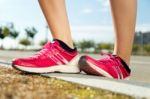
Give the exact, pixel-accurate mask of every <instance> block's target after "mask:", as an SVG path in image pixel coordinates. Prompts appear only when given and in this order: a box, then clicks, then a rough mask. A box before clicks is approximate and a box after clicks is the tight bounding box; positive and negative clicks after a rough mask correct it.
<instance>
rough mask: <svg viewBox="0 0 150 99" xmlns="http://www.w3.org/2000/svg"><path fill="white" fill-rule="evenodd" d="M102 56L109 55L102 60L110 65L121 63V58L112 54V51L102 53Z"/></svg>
mask: <svg viewBox="0 0 150 99" xmlns="http://www.w3.org/2000/svg"><path fill="white" fill-rule="evenodd" d="M100 54H101V55H102V56H107V57H106V58H104V59H102V60H100V62H102V63H103V64H108V65H115V66H118V65H119V63H120V62H119V59H118V57H117V56H116V55H112V54H111V53H100Z"/></svg>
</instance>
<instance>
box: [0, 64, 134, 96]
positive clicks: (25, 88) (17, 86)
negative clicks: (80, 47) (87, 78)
mask: <svg viewBox="0 0 150 99" xmlns="http://www.w3.org/2000/svg"><path fill="white" fill-rule="evenodd" d="M0 99H134V98H133V97H131V96H127V95H123V94H118V93H114V92H111V91H107V90H103V89H96V88H91V87H87V86H83V85H79V84H75V83H71V82H67V81H63V80H59V79H56V78H48V77H43V76H40V75H33V74H26V73H22V72H19V71H17V70H14V69H12V68H7V67H2V66H0Z"/></svg>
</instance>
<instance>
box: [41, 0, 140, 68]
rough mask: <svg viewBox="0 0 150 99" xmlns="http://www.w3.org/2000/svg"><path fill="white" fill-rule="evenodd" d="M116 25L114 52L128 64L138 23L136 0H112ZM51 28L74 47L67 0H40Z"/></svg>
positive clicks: (59, 37)
mask: <svg viewBox="0 0 150 99" xmlns="http://www.w3.org/2000/svg"><path fill="white" fill-rule="evenodd" d="M110 2H111V8H112V16H113V20H114V27H115V34H116V40H115V48H114V54H116V55H118V56H120V57H121V58H122V59H123V60H124V61H125V62H126V63H127V64H128V65H129V63H130V56H131V51H132V45H133V38H134V32H135V23H136V3H137V1H136V0H110ZM39 4H40V6H41V8H42V11H43V13H44V15H45V17H46V20H47V22H48V25H49V27H50V29H51V32H52V36H53V38H56V39H60V40H62V41H64V42H65V43H66V44H68V45H69V46H70V47H71V48H73V42H72V37H71V32H70V26H69V22H68V17H67V13H66V7H65V0H39Z"/></svg>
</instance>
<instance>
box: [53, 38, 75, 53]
mask: <svg viewBox="0 0 150 99" xmlns="http://www.w3.org/2000/svg"><path fill="white" fill-rule="evenodd" d="M53 41H58V42H59V44H60V46H61V47H62V48H63V49H64V50H66V51H68V52H74V51H77V48H74V49H72V48H70V47H69V46H68V45H67V44H66V43H64V42H63V41H61V40H58V39H53Z"/></svg>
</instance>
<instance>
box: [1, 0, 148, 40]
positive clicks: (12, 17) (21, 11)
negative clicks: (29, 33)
mask: <svg viewBox="0 0 150 99" xmlns="http://www.w3.org/2000/svg"><path fill="white" fill-rule="evenodd" d="M66 6H67V12H68V17H69V21H70V25H71V31H72V36H73V39H74V40H75V41H78V40H83V39H88V40H94V41H96V42H113V41H114V39H115V38H114V31H113V24H112V17H111V11H110V4H109V1H108V0H66ZM137 11H138V12H137V25H136V31H148V30H150V0H138V10H137ZM10 22H13V23H14V25H15V28H16V30H18V31H20V33H21V35H20V38H24V37H25V36H24V29H25V28H26V27H32V26H34V27H35V28H37V30H38V34H37V35H36V36H35V41H36V42H37V41H41V40H43V39H44V38H45V37H46V35H45V34H46V28H45V27H46V24H47V23H46V20H45V18H44V16H43V13H42V11H41V9H40V6H39V4H38V0H0V25H6V24H9V23H10ZM49 32H50V31H49ZM49 39H50V40H52V37H51V35H50V33H49Z"/></svg>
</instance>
